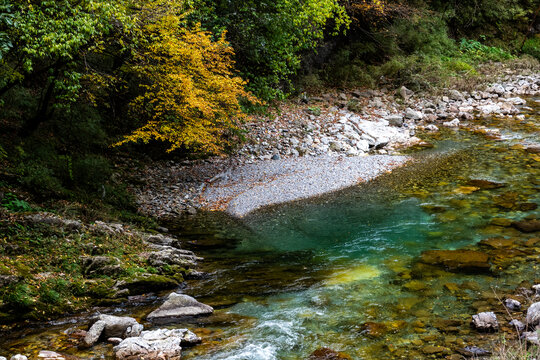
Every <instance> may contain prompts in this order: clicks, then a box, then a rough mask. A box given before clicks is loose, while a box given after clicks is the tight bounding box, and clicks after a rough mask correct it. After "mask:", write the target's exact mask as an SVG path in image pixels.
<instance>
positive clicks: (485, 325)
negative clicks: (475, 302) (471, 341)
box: [472, 312, 499, 331]
mask: <svg viewBox="0 0 540 360" xmlns="http://www.w3.org/2000/svg"><path fill="white" fill-rule="evenodd" d="M472 324H473V326H474V327H475V328H476V329H477V330H481V331H497V330H498V329H499V323H498V322H497V316H496V315H495V313H494V312H481V313H479V314H476V315H473V317H472Z"/></svg>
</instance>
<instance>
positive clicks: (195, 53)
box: [116, 1, 256, 153]
mask: <svg viewBox="0 0 540 360" xmlns="http://www.w3.org/2000/svg"><path fill="white" fill-rule="evenodd" d="M182 6H183V4H182V2H176V1H154V2H149V3H148V4H147V6H145V8H143V9H142V10H141V14H139V21H140V23H141V24H142V25H141V32H142V39H143V40H142V41H141V43H140V45H139V47H138V48H137V49H136V50H135V55H134V58H133V59H132V61H131V63H130V66H131V68H132V70H133V72H134V73H135V74H136V76H137V77H138V80H139V82H140V90H141V91H140V95H138V96H137V97H136V98H135V99H134V100H133V101H132V102H131V103H130V108H131V115H132V116H135V117H139V118H141V119H142V120H143V122H145V124H144V125H143V126H142V127H140V128H139V129H137V130H135V131H134V132H133V133H132V134H131V135H129V136H127V137H125V138H124V139H123V140H122V141H120V142H118V143H117V144H116V145H121V144H124V143H127V142H138V141H142V142H144V143H147V142H149V141H150V140H159V141H164V142H167V143H168V144H170V147H169V151H172V150H175V149H178V148H181V147H185V148H188V149H196V150H201V151H204V152H208V153H219V152H221V151H222V150H223V147H224V146H225V145H226V144H227V135H230V134H231V133H232V132H233V131H234V130H235V129H237V123H238V121H239V120H240V119H242V118H243V117H244V116H245V114H244V113H243V112H242V108H241V106H240V99H242V98H243V99H246V100H250V101H253V102H256V99H255V98H254V97H253V96H252V95H250V94H249V93H248V92H246V91H245V90H244V86H245V85H246V82H245V81H243V80H242V79H241V78H240V77H238V76H235V75H234V74H233V69H234V68H233V66H234V62H233V60H232V56H233V55H234V52H233V49H232V48H231V47H230V46H229V44H228V43H227V42H226V41H225V33H223V34H222V35H221V37H220V38H219V39H218V40H217V41H213V40H212V35H211V34H210V33H208V32H205V31H202V30H201V29H200V28H198V27H197V26H195V27H193V28H185V27H182V26H181V23H182V19H183V15H182V13H181V9H182Z"/></svg>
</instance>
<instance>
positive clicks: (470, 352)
mask: <svg viewBox="0 0 540 360" xmlns="http://www.w3.org/2000/svg"><path fill="white" fill-rule="evenodd" d="M458 351H459V350H458ZM459 352H460V353H461V354H463V355H465V356H469V357H476V356H488V355H491V351H489V350H486V349H482V348H479V347H478V346H466V347H465V348H463V349H462V350H461V351H459Z"/></svg>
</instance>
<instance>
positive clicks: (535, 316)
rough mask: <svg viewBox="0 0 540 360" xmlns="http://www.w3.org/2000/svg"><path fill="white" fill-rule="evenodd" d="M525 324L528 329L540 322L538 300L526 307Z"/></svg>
mask: <svg viewBox="0 0 540 360" xmlns="http://www.w3.org/2000/svg"><path fill="white" fill-rule="evenodd" d="M526 322H527V326H528V328H529V329H531V328H533V329H534V327H535V326H537V325H539V324H540V302H536V303H534V304H532V305H531V306H529V309H527V318H526Z"/></svg>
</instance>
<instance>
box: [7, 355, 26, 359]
mask: <svg viewBox="0 0 540 360" xmlns="http://www.w3.org/2000/svg"><path fill="white" fill-rule="evenodd" d="M9 360H28V358H27V357H26V356H24V355H21V354H17V355H14V356H12V357H11V359H9Z"/></svg>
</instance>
